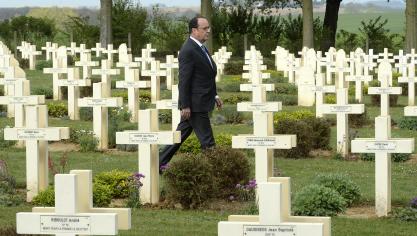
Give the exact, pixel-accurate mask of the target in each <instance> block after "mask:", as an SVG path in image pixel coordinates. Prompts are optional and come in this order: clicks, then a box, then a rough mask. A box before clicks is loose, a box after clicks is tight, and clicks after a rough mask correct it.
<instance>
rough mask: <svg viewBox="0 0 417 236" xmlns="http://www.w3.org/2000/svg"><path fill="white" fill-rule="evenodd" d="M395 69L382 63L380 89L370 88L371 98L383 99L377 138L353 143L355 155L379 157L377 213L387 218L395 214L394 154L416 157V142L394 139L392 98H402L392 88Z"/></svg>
mask: <svg viewBox="0 0 417 236" xmlns="http://www.w3.org/2000/svg"><path fill="white" fill-rule="evenodd" d="M391 70H392V67H391V64H390V63H389V62H386V61H385V62H381V64H380V65H379V67H378V80H379V81H380V82H381V86H380V87H369V89H368V93H369V94H380V95H381V115H380V116H378V117H376V118H375V138H374V139H372V138H357V139H355V140H352V152H353V153H375V211H376V214H377V216H387V215H388V213H389V212H390V211H391V153H412V152H413V151H414V138H408V139H405V138H391V117H390V115H389V94H401V87H390V85H389V80H390V77H391V76H392V73H391Z"/></svg>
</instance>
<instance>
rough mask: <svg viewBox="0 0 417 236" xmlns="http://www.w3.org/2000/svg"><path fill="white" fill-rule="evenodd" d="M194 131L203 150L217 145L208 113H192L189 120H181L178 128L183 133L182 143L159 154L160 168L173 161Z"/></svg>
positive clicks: (167, 147)
mask: <svg viewBox="0 0 417 236" xmlns="http://www.w3.org/2000/svg"><path fill="white" fill-rule="evenodd" d="M193 130H194V132H195V134H196V136H197V138H198V140H199V141H200V145H201V149H207V148H210V147H213V146H214V145H215V144H216V143H215V141H214V137H213V130H212V129H211V125H210V119H209V115H208V112H191V116H190V118H189V119H188V120H183V119H181V122H180V123H179V124H178V127H177V131H181V143H175V144H173V145H168V146H166V147H165V148H164V149H163V150H162V151H161V152H160V153H159V166H161V165H166V164H167V163H168V162H169V161H170V160H171V159H172V157H173V156H174V154H175V152H176V151H177V150H178V149H179V148H180V146H181V144H182V143H183V142H184V141H185V140H186V139H187V138H188V136H190V134H191V133H192V132H193Z"/></svg>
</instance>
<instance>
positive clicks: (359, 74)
mask: <svg viewBox="0 0 417 236" xmlns="http://www.w3.org/2000/svg"><path fill="white" fill-rule="evenodd" d="M372 79H373V77H372V76H371V75H364V67H363V65H362V62H361V60H360V57H356V58H355V62H354V73H353V74H352V75H348V76H346V81H353V82H355V99H356V101H358V102H359V103H360V102H362V98H363V96H362V82H365V83H366V84H367V83H369V82H370V81H372Z"/></svg>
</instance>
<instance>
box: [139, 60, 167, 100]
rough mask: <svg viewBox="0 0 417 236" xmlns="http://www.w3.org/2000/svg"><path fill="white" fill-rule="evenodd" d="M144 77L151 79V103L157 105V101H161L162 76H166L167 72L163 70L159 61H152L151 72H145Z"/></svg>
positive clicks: (143, 71) (143, 72)
mask: <svg viewBox="0 0 417 236" xmlns="http://www.w3.org/2000/svg"><path fill="white" fill-rule="evenodd" d="M142 75H143V76H150V77H151V102H152V103H153V104H156V101H158V100H159V99H160V96H161V95H160V94H161V79H160V76H166V75H167V72H166V70H161V69H160V65H159V61H152V62H151V68H150V69H149V70H143V68H142Z"/></svg>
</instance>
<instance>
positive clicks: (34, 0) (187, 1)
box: [0, 0, 200, 8]
mask: <svg viewBox="0 0 417 236" xmlns="http://www.w3.org/2000/svg"><path fill="white" fill-rule="evenodd" d="M134 1H135V2H137V0H134ZM139 2H140V4H141V5H142V6H149V5H152V4H157V3H160V4H164V5H166V6H200V0H140V1H139ZM99 5H100V0H30V1H28V0H0V8H2V7H25V6H30V7H34V6H40V7H49V6H68V7H83V6H85V7H97V8H98V6H99Z"/></svg>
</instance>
